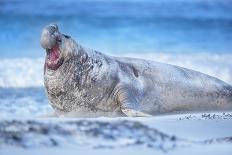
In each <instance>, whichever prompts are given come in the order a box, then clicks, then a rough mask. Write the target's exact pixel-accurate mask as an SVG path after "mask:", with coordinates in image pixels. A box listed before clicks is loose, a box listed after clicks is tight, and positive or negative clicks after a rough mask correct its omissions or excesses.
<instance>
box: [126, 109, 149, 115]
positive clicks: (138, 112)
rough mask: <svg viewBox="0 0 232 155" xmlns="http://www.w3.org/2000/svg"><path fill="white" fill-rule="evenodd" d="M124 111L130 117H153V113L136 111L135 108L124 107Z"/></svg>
mask: <svg viewBox="0 0 232 155" xmlns="http://www.w3.org/2000/svg"><path fill="white" fill-rule="evenodd" d="M122 112H123V113H124V114H125V115H126V116H128V117H151V116H152V115H149V114H146V113H144V112H141V111H136V110H134V109H127V108H124V109H122Z"/></svg>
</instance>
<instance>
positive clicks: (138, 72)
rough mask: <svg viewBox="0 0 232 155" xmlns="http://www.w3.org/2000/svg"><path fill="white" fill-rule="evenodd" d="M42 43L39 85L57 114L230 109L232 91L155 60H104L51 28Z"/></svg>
mask: <svg viewBox="0 0 232 155" xmlns="http://www.w3.org/2000/svg"><path fill="white" fill-rule="evenodd" d="M41 45H42V47H43V48H45V49H46V51H47V57H46V60H45V67H44V83H45V87H46V91H47V95H48V98H49V101H50V103H51V105H52V107H53V108H54V110H55V112H56V115H58V116H60V115H64V116H69V117H95V116H110V117H114V116H152V115H158V114H165V113H174V112H189V111H229V110H232V87H231V86H230V85H229V84H227V83H225V82H223V81H221V80H219V79H217V78H214V77H211V76H209V75H206V74H203V73H200V72H197V71H193V70H189V69H186V68H182V67H178V66H173V65H168V64H163V63H158V62H154V61H147V60H142V59H133V58H118V57H112V56H107V55H104V54H102V53H100V52H97V51H95V50H91V49H87V48H84V47H82V46H81V45H79V44H78V43H76V42H75V41H74V40H73V39H72V38H71V37H69V36H66V35H64V34H62V33H60V32H59V30H58V26H57V25H55V24H50V25H48V26H46V27H45V28H44V29H43V31H42V35H41ZM54 51H55V52H54ZM52 52H53V53H52ZM52 60H54V62H52ZM51 62H52V63H51Z"/></svg>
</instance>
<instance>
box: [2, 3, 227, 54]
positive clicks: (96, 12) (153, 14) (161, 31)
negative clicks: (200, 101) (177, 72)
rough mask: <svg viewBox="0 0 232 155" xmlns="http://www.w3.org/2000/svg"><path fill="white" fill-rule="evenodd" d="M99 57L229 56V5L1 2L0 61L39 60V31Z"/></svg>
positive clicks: (40, 52)
mask: <svg viewBox="0 0 232 155" xmlns="http://www.w3.org/2000/svg"><path fill="white" fill-rule="evenodd" d="M53 22H55V23H58V24H59V26H60V29H61V31H62V32H63V33H66V34H69V35H71V36H72V37H73V38H75V39H76V40H77V41H79V42H80V43H81V44H83V45H84V46H87V47H90V48H94V49H97V50H100V51H103V52H104V53H110V54H124V53H157V52H161V53H187V54H188V53H202V52H204V53H222V54H223V53H231V52H232V1H230V0H204V1H200V0H188V1H185V0H157V1H152V0H145V1H142V0H118V1H116V0H111V1H108V0H61V1H55V0H40V1H30V0H1V1H0V33H1V35H0V45H1V46H0V56H1V58H9V57H10V58H11V57H19V58H20V57H43V56H44V52H43V50H42V49H41V47H40V43H39V38H40V32H41V29H42V28H43V26H45V25H46V24H48V23H53Z"/></svg>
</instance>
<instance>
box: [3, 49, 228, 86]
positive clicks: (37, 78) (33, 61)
mask: <svg viewBox="0 0 232 155" xmlns="http://www.w3.org/2000/svg"><path fill="white" fill-rule="evenodd" d="M117 56H119V55H117ZM120 56H122V55H120ZM123 56H130V57H137V58H143V59H149V60H154V61H159V62H164V63H169V64H174V65H178V66H182V67H186V68H189V69H193V70H197V71H200V72H203V73H206V74H208V75H211V76H214V77H217V78H219V79H221V80H223V81H225V82H227V83H230V84H232V61H231V60H232V54H209V53H204V54H202V53H201V54H199V53H198V54H168V53H155V54H124V55H123ZM43 63H44V59H43V58H21V59H20V58H17V59H0V87H4V88H5V87H38V86H43Z"/></svg>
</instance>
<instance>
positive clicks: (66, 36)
mask: <svg viewBox="0 0 232 155" xmlns="http://www.w3.org/2000/svg"><path fill="white" fill-rule="evenodd" d="M63 36H64V37H65V38H67V39H69V38H71V37H70V36H68V35H66V34H63Z"/></svg>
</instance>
